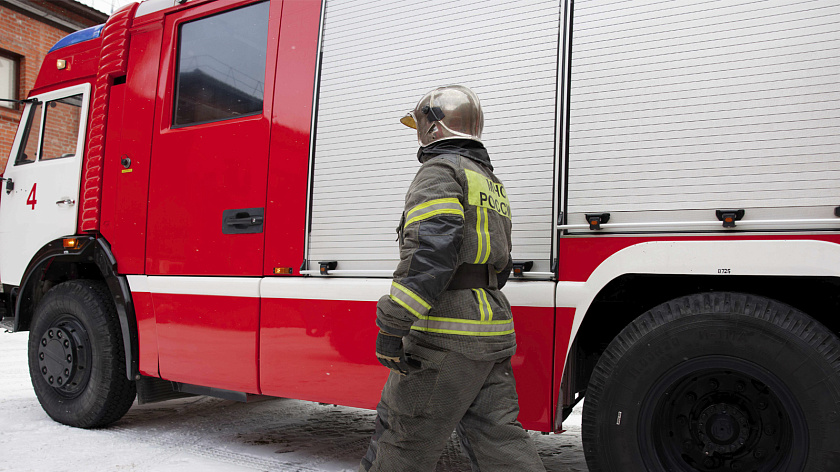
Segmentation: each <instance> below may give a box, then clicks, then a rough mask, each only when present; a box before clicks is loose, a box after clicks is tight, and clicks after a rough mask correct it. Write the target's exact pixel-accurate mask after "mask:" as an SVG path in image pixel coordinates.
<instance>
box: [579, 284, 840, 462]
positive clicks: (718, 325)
mask: <svg viewBox="0 0 840 472" xmlns="http://www.w3.org/2000/svg"><path fill="white" fill-rule="evenodd" d="M838 405H840V340H838V338H837V336H835V335H834V334H833V333H831V332H830V331H829V330H828V329H826V328H825V327H824V326H823V325H822V324H820V323H818V322H817V321H815V320H814V319H812V318H811V317H809V316H807V315H805V314H804V313H802V312H800V311H798V310H796V309H794V308H791V307H790V306H787V305H784V304H782V303H779V302H776V301H773V300H770V299H767V298H762V297H757V296H751V295H745V294H740V293H723V292H717V293H707V294H702V295H691V296H687V297H682V298H678V299H675V300H672V301H669V302H667V303H664V304H662V305H659V306H658V307H656V308H654V309H652V310H650V311H649V312H647V313H645V314H643V315H642V316H640V317H638V318H637V319H636V320H635V321H633V323H631V324H630V325H629V326H627V327H626V328H625V329H624V330H623V331H622V332H621V333H620V334H619V335H618V336H616V338H615V339H614V340H613V341H612V342H611V343H610V345H609V346H608V347H607V349H606V351H605V352H604V353H603V355H602V356H601V358H600V359H599V361H598V364H597V365H596V367H595V370H594V372H593V374H592V377H591V378H590V381H589V387H588V389H587V391H586V403H585V404H584V408H583V431H582V433H583V434H582V439H583V444H584V454H585V456H586V460H587V464H588V466H589V470H590V471H591V472H600V471H611V472H612V471H631V470H633V471H635V470H648V471H679V472H683V471H703V472H713V471H730V470H742V471H745V472H771V471H791V472H793V471H804V470H807V471H837V470H840V406H838Z"/></svg>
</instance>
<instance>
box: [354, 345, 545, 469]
mask: <svg viewBox="0 0 840 472" xmlns="http://www.w3.org/2000/svg"><path fill="white" fill-rule="evenodd" d="M406 352H407V353H408V354H409V355H410V356H411V357H413V358H415V359H417V360H419V361H420V362H421V364H422V367H421V369H420V370H419V371H414V372H412V373H411V374H410V375H407V376H401V375H399V374H396V373H393V372H392V373H391V375H390V377H388V381H387V382H386V384H385V388H384V389H383V391H382V400H381V401H380V403H379V405H378V406H377V408H376V412H377V417H376V423H375V430H374V434H373V437H372V438H371V443H370V446H369V448H368V451H367V454H366V455H365V457H364V458H363V459H362V462H361V465H360V466H359V472H412V471H416V472H432V471H434V470H435V465H436V464H437V462H438V459H439V458H440V455H441V453H442V452H443V449H444V447H445V446H446V443H447V441H448V440H449V438H450V436H451V435H452V431H453V430H455V429H456V428H457V432H458V435H459V437H460V439H461V447H462V449H463V451H464V453H465V454H466V455H467V456H468V457H469V459H470V463H471V465H472V470H473V472H502V471H504V472H513V471H523V472H526V471H527V472H534V471H545V467H544V466H543V464H542V461H541V460H540V458H539V455H538V454H537V450H536V448H535V446H534V443H533V440H532V439H531V437H530V436H529V435H528V433H527V432H525V430H524V429H522V426H521V425H520V424H519V422H518V421H517V420H516V417H517V416H518V415H519V403H518V399H517V395H516V384H515V382H514V379H513V372H512V370H511V365H510V357H507V358H505V359H502V360H498V361H475V360H471V359H469V358H467V357H464V356H463V355H461V354H459V353H456V352H451V351H439V350H435V349H431V348H427V347H422V346H417V345H413V346H410V345H407V346H406Z"/></svg>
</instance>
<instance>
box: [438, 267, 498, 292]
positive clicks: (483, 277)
mask: <svg viewBox="0 0 840 472" xmlns="http://www.w3.org/2000/svg"><path fill="white" fill-rule="evenodd" d="M491 273H492V276H491V275H490V274H491ZM468 288H496V271H495V270H493V268H492V267H491V266H490V264H461V265H460V266H458V269H457V270H456V271H455V275H454V276H452V280H451V281H450V282H449V285H448V286H447V287H446V290H464V289H468Z"/></svg>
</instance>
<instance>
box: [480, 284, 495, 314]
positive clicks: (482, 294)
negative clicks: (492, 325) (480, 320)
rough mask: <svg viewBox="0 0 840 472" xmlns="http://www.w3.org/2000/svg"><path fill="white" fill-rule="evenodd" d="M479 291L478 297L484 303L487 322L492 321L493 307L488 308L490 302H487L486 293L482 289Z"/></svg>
mask: <svg viewBox="0 0 840 472" xmlns="http://www.w3.org/2000/svg"><path fill="white" fill-rule="evenodd" d="M479 290H480V291H481V293H480V295H481V298H482V300H483V301H484V305H485V306H486V307H487V321H493V307H491V306H490V301H489V300H487V292H486V291H485V290H484V289H483V288H480V289H479Z"/></svg>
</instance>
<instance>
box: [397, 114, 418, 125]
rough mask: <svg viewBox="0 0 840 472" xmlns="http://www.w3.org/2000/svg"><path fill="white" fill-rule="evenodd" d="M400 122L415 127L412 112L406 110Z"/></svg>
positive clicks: (415, 122)
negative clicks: (406, 112)
mask: <svg viewBox="0 0 840 472" xmlns="http://www.w3.org/2000/svg"><path fill="white" fill-rule="evenodd" d="M400 123H402V124H404V125H406V126H408V127H409V128H412V129H417V120H415V119H414V112H411V111H410V112H408V114H407V115H405V116H404V117H402V118H400Z"/></svg>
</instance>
